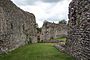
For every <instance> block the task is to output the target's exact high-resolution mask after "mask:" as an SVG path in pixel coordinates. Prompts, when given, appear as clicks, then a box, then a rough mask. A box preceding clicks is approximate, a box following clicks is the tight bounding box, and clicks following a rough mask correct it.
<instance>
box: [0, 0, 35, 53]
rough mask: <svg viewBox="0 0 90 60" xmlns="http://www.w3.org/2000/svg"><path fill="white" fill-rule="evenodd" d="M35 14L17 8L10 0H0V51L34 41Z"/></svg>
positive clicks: (9, 49)
mask: <svg viewBox="0 0 90 60" xmlns="http://www.w3.org/2000/svg"><path fill="white" fill-rule="evenodd" d="M35 24H36V21H35V16H34V15H33V14H31V13H27V12H25V11H23V10H21V9H20V8H18V7H17V6H16V5H15V4H14V3H13V2H11V1H10V0H0V53H1V52H6V51H11V50H13V49H15V48H18V47H19V46H21V45H24V44H26V43H27V42H28V43H29V42H30V38H31V42H36V40H35V41H34V39H33V38H36V36H35V35H36V28H35V27H36V26H35Z"/></svg>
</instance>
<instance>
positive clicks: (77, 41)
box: [66, 0, 90, 60]
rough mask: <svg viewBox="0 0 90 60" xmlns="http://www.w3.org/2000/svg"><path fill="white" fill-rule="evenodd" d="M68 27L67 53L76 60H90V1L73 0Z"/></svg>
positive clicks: (70, 6)
mask: <svg viewBox="0 0 90 60" xmlns="http://www.w3.org/2000/svg"><path fill="white" fill-rule="evenodd" d="M68 26H69V30H68V38H67V43H66V50H67V52H68V53H69V54H71V55H73V56H74V57H76V60H90V0H72V2H71V3H70V5H69V23H68Z"/></svg>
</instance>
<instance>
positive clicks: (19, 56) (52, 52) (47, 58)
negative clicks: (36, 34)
mask: <svg viewBox="0 0 90 60" xmlns="http://www.w3.org/2000/svg"><path fill="white" fill-rule="evenodd" d="M0 60H74V59H73V57H71V56H69V55H67V54H65V53H62V52H59V51H58V50H57V49H56V48H54V47H53V44H51V43H37V44H31V45H26V46H23V47H21V48H18V49H16V50H14V51H12V52H10V53H9V54H8V55H5V54H3V55H0Z"/></svg>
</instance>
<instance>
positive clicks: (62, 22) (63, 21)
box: [59, 19, 67, 24]
mask: <svg viewBox="0 0 90 60" xmlns="http://www.w3.org/2000/svg"><path fill="white" fill-rule="evenodd" d="M59 24H67V21H66V20H65V19H63V20H61V21H59Z"/></svg>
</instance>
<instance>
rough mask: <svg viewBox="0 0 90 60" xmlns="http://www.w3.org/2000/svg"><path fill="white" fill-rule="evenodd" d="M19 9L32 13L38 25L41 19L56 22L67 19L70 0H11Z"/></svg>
mask: <svg viewBox="0 0 90 60" xmlns="http://www.w3.org/2000/svg"><path fill="white" fill-rule="evenodd" d="M12 1H13V2H14V3H15V4H16V5H17V6H18V7H20V8H21V9H23V10H25V11H28V12H30V13H33V14H34V15H35V16H36V22H37V23H38V25H39V27H41V26H42V24H43V21H44V20H47V21H50V22H55V23H57V22H58V21H60V20H62V19H65V20H68V6H69V3H70V1H71V0H12Z"/></svg>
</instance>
